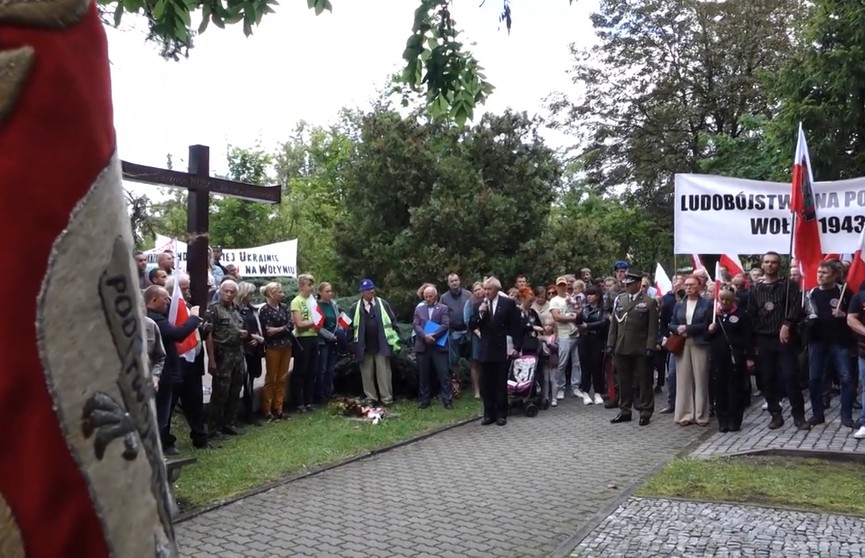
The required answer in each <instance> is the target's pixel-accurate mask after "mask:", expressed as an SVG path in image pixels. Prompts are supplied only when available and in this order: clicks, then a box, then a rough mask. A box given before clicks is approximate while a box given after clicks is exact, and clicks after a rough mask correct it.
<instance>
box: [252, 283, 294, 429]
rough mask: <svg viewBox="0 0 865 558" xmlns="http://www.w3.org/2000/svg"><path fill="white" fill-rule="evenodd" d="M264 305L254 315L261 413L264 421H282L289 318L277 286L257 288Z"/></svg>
mask: <svg viewBox="0 0 865 558" xmlns="http://www.w3.org/2000/svg"><path fill="white" fill-rule="evenodd" d="M261 294H262V296H263V297H264V298H265V301H266V302H265V304H264V306H262V307H261V310H259V312H258V319H259V322H260V323H261V331H262V333H263V334H264V366H265V369H266V373H265V376H264V390H263V391H262V395H261V412H262V414H263V415H264V418H265V419H267V420H279V419H281V418H282V412H283V404H284V400H285V378H286V377H287V376H288V367H289V364H290V363H291V354H292V340H291V330H292V327H293V326H292V322H291V314H290V313H289V311H288V307H287V306H286V305H285V304H284V302H283V300H285V293H284V292H283V290H282V285H280V284H279V283H268V284H267V285H264V286H263V287H261Z"/></svg>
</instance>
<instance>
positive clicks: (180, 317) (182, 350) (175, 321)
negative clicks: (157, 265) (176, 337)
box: [168, 281, 201, 362]
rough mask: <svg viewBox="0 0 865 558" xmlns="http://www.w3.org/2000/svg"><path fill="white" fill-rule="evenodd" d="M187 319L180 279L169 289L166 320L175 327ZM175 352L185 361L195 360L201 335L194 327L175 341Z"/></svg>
mask: <svg viewBox="0 0 865 558" xmlns="http://www.w3.org/2000/svg"><path fill="white" fill-rule="evenodd" d="M188 320H189V310H188V309H187V308H186V301H184V300H183V296H182V293H181V291H180V281H175V282H174V289H173V290H172V291H171V305H170V306H169V307H168V321H169V322H171V324H172V325H174V326H175V327H180V326H182V325H183V324H185V323H186V322H187V321H188ZM176 345H177V354H178V356H180V358H182V359H184V360H186V361H187V362H195V357H196V356H198V351H199V348H200V347H201V336H200V335H199V333H198V330H197V329H196V330H195V331H193V332H192V333H190V334H189V336H188V337H187V338H186V339H184V340H183V341H181V342H180V343H176Z"/></svg>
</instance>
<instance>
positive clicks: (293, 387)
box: [288, 337, 318, 411]
mask: <svg viewBox="0 0 865 558" xmlns="http://www.w3.org/2000/svg"><path fill="white" fill-rule="evenodd" d="M297 342H298V344H299V345H300V351H298V352H297V353H295V355H294V370H292V371H291V376H289V380H288V386H289V387H288V391H289V394H288V395H289V399H290V400H291V408H290V409H289V410H290V411H294V410H296V409H297V408H298V407H301V406H304V407H305V406H307V405H312V404H313V401H315V378H316V376H317V375H318V337H298V338H297Z"/></svg>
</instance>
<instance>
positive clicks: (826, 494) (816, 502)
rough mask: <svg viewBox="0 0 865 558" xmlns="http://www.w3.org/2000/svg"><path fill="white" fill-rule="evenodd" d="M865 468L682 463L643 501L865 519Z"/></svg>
mask: <svg viewBox="0 0 865 558" xmlns="http://www.w3.org/2000/svg"><path fill="white" fill-rule="evenodd" d="M863 478H865V465H862V464H859V463H844V462H837V461H826V460H822V459H809V458H798V457H736V458H719V459H710V460H699V459H678V460H676V461H674V462H673V463H671V464H670V465H668V466H667V467H666V468H665V469H664V470H663V471H661V472H660V473H658V474H657V475H656V476H655V477H653V478H652V479H651V480H650V481H649V482H648V483H647V484H646V485H645V486H643V488H641V489H640V491H639V493H638V495H640V496H661V497H663V496H671V497H677V498H686V499H694V500H708V501H716V502H750V503H754V504H764V505H769V506H771V505H780V506H790V507H795V508H801V509H808V510H816V511H822V512H834V513H849V514H856V515H865V482H862V479H863Z"/></svg>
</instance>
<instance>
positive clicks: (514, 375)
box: [508, 355, 541, 417]
mask: <svg viewBox="0 0 865 558" xmlns="http://www.w3.org/2000/svg"><path fill="white" fill-rule="evenodd" d="M537 370H538V357H537V356H535V355H524V356H521V357H517V358H515V359H514V360H513V361H512V362H511V370H510V372H509V373H508V406H509V407H511V408H513V407H515V406H517V405H521V406H522V408H523V413H524V414H525V415H526V416H527V417H536V416H537V415H538V411H539V410H540V407H541V395H540V394H541V384H540V381H539V378H538V374H537Z"/></svg>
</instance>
